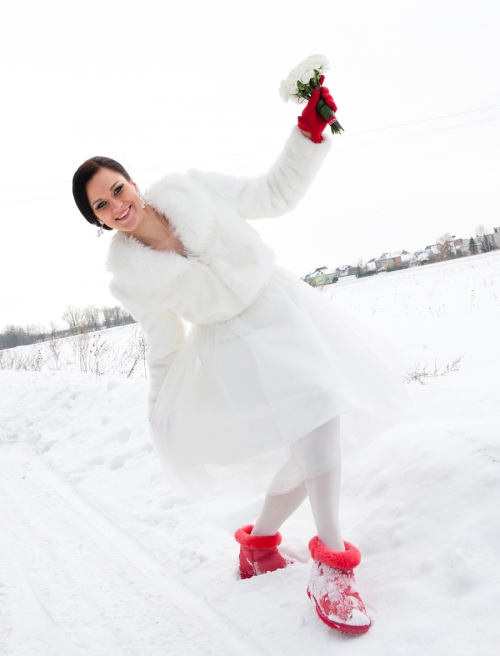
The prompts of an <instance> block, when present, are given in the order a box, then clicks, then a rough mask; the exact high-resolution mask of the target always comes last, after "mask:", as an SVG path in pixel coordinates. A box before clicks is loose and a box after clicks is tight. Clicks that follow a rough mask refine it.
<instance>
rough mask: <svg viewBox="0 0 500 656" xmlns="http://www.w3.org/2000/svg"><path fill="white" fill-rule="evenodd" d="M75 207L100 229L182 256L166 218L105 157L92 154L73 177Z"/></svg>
mask: <svg viewBox="0 0 500 656" xmlns="http://www.w3.org/2000/svg"><path fill="white" fill-rule="evenodd" d="M73 196H74V198H75V202H76V204H77V206H78V209H79V210H80V212H81V213H82V214H83V216H84V217H85V218H86V219H87V221H89V223H92V224H93V225H97V226H99V231H98V233H97V234H98V236H99V235H100V231H101V230H102V229H104V230H118V231H120V232H124V233H126V234H130V235H133V236H134V237H135V238H136V239H138V240H139V241H141V242H142V243H143V244H146V245H147V246H150V247H151V248H153V249H154V250H160V251H166V250H171V251H175V252H176V253H178V254H179V255H186V251H185V248H184V246H183V244H182V242H181V241H180V239H178V238H177V237H176V236H175V234H174V231H173V229H172V226H171V225H170V223H169V221H168V219H167V218H166V217H165V216H164V215H163V214H162V213H160V212H158V211H156V210H155V209H154V208H153V207H152V206H151V205H146V201H145V200H144V198H143V196H142V195H141V193H140V191H139V188H138V186H137V185H136V183H135V182H134V181H133V180H132V178H131V177H130V175H129V174H128V172H127V170H126V169H125V168H124V167H123V166H122V165H121V164H120V163H119V162H117V161H115V160H114V159H111V158H109V157H92V158H91V159H88V160H87V161H86V162H84V163H83V164H82V165H81V166H80V167H79V168H78V170H77V171H76V173H75V175H74V177H73Z"/></svg>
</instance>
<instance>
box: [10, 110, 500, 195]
mask: <svg viewBox="0 0 500 656" xmlns="http://www.w3.org/2000/svg"><path fill="white" fill-rule="evenodd" d="M499 107H500V105H490V106H489V107H480V108H479V109H470V110H468V111H465V112H455V113H453V114H443V115H442V116H434V117H433V118H424V119H420V120H418V121H410V122H408V123H396V124H394V125H387V126H385V127H382V128H372V129H371V130H362V131H361V132H352V133H350V134H344V135H342V140H344V139H348V138H352V137H357V136H359V135H361V134H370V133H372V132H381V131H383V130H392V129H395V128H402V127H408V126H410V125H418V124H420V123H429V122H430V121H440V120H442V119H445V118H453V117H454V116H463V115H465V114H474V113H476V112H484V111H488V110H489V109H498V108H499ZM495 120H498V118H491V119H485V120H482V121H474V122H472V123H461V124H459V125H453V126H450V127H442V128H436V129H435V130H428V131H426V132H419V133H417V134H409V135H401V136H399V137H391V138H390V139H384V140H383V141H377V142H374V143H384V142H385V141H396V140H398V139H405V138H410V137H413V136H419V135H420V134H430V133H432V132H442V131H446V130H453V129H455V128H460V127H465V126H467V125H477V124H478V123H488V122H490V121H495ZM365 145H371V144H360V145H359V146H350V147H349V148H342V149H339V150H350V149H351V148H360V147H362V146H365ZM281 148H282V146H273V147H271V148H261V149H259V150H246V151H243V152H240V153H235V154H232V155H221V156H219V157H207V158H205V159H198V160H188V161H185V162H175V163H174V164H165V165H163V166H152V167H148V168H145V169H132V170H131V171H132V173H143V172H145V171H156V170H159V169H168V168H173V167H175V166H186V165H188V164H202V163H203V162H214V161H217V160H221V159H229V158H231V157H242V156H243V155H254V154H257V153H266V152H270V151H272V150H280V149H281ZM62 184H64V185H69V184H70V181H69V180H62V181H60V182H46V183H44V184H39V185H29V186H26V187H12V188H10V189H0V194H6V193H10V192H12V191H25V190H27V189H40V188H43V187H55V186H57V185H62ZM64 195H66V194H64ZM2 204H3V203H2Z"/></svg>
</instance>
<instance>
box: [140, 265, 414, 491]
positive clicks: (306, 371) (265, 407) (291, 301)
mask: <svg viewBox="0 0 500 656" xmlns="http://www.w3.org/2000/svg"><path fill="white" fill-rule="evenodd" d="M360 330H361V332H362V328H360V327H358V330H355V329H354V328H353V326H352V323H347V322H346V321H345V320H344V319H343V317H342V315H341V313H340V312H339V311H338V310H336V308H335V307H334V305H333V304H332V303H331V302H330V301H328V300H326V299H325V298H324V297H322V296H321V295H320V294H319V292H318V291H317V290H314V289H312V288H311V287H310V286H309V285H307V284H306V283H304V282H303V281H302V280H300V279H298V278H297V277H296V276H294V275H293V274H291V273H289V272H288V271H286V270H285V269H283V268H280V267H276V269H275V272H274V274H273V277H272V278H271V281H270V283H269V285H268V286H267V287H266V289H265V290H264V291H263V293H262V295H261V296H260V297H259V298H258V299H257V300H256V301H254V303H253V304H252V305H251V306H250V307H249V308H248V309H246V310H245V311H244V312H242V313H241V314H239V315H238V316H237V317H235V318H233V319H231V320H229V321H224V322H219V323H214V324H209V325H200V324H198V325H195V326H193V327H192V328H191V330H190V333H189V335H188V338H187V340H186V341H185V342H184V344H183V345H182V346H181V348H180V349H179V351H178V353H177V355H176V357H175V360H174V362H173V364H172V366H171V368H170V370H169V372H168V374H167V377H166V378H165V381H164V383H163V385H162V387H161V390H160V392H159V395H158V398H157V401H156V405H155V409H154V411H153V414H152V417H151V423H152V426H153V430H154V434H155V435H156V436H157V438H156V443H157V447H158V449H159V451H160V454H161V456H162V459H163V461H164V463H165V464H166V466H167V470H168V471H169V476H170V478H171V480H174V479H175V478H177V480H181V481H182V479H184V480H186V481H188V480H190V484H191V487H193V486H194V485H196V484H207V483H208V480H209V479H208V478H205V475H206V474H207V473H209V472H211V473H212V476H215V477H220V474H219V475H218V474H216V473H215V472H216V471H217V469H216V468H214V467H212V468H210V467H208V468H207V467H206V465H219V466H227V465H230V464H232V463H236V462H245V461H249V460H250V459H252V458H253V457H255V456H259V455H260V454H263V453H267V452H272V451H276V450H280V449H283V447H287V446H289V445H291V444H292V443H295V442H296V441H298V440H300V439H301V438H302V437H304V436H305V435H307V434H308V433H310V432H311V431H312V430H313V429H315V428H317V427H319V426H322V425H323V424H326V423H327V422H328V421H329V420H330V419H332V418H334V417H338V416H341V417H342V435H343V440H344V442H345V441H349V442H350V443H351V444H352V443H353V442H354V443H359V442H361V441H362V440H363V439H365V438H367V437H375V436H376V435H378V434H380V433H381V432H383V431H385V430H387V429H388V428H390V427H392V426H393V425H394V424H395V423H397V422H398V421H399V420H400V419H401V418H402V417H403V416H404V414H405V413H406V411H407V409H408V406H409V397H408V394H407V392H406V389H405V387H404V385H403V383H402V380H401V378H399V377H398V376H397V374H396V373H395V372H394V371H393V370H391V369H390V368H389V367H388V366H387V365H386V364H385V363H384V361H383V360H382V359H381V357H380V356H378V355H377V354H375V353H374V351H373V350H372V348H370V347H369V346H368V345H367V343H366V339H365V340H363V338H360V336H359V332H360ZM285 453H287V454H288V455H289V452H288V451H285ZM328 453H329V452H328V447H327V446H326V445H325V449H324V450H322V449H320V450H318V452H317V455H316V457H313V458H309V465H308V470H307V471H302V472H300V471H295V470H287V472H288V480H286V481H282V484H281V489H280V491H281V492H287V491H289V490H290V489H292V488H293V487H295V486H296V485H297V484H298V483H300V481H301V480H302V478H304V477H305V478H313V477H314V476H318V475H320V474H322V473H324V472H325V471H327V470H328V469H330V468H331V466H332V463H331V462H330V460H329V459H328V457H327V456H325V454H328ZM258 462H259V461H258ZM259 464H260V466H262V461H260V462H259ZM247 466H248V464H247ZM229 471H230V470H229ZM235 471H237V470H235ZM226 476H227V473H226Z"/></svg>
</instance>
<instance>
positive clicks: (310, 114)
mask: <svg viewBox="0 0 500 656" xmlns="http://www.w3.org/2000/svg"><path fill="white" fill-rule="evenodd" d="M323 79H324V77H323V76H321V78H320V84H321V83H323ZM320 98H322V99H323V100H324V101H325V103H326V104H327V105H328V106H329V107H331V109H332V110H333V111H334V112H336V111H337V105H336V104H335V102H334V100H333V98H332V97H331V95H330V92H329V91H328V89H327V88H326V87H319V89H314V91H313V94H312V96H311V98H310V99H309V101H308V103H307V105H306V107H305V109H304V111H303V112H302V115H301V116H299V117H298V119H299V120H298V126H299V128H300V129H301V130H304V132H308V133H309V134H310V135H311V139H312V140H313V141H314V143H321V142H322V141H323V137H322V136H321V134H322V132H323V130H324V129H325V128H326V126H327V125H328V121H326V120H325V119H324V118H323V117H322V116H320V114H318V112H317V111H316V105H317V104H318V101H319V100H320Z"/></svg>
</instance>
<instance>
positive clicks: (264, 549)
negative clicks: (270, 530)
mask: <svg viewBox="0 0 500 656" xmlns="http://www.w3.org/2000/svg"><path fill="white" fill-rule="evenodd" d="M252 529H253V525H252V524H249V525H248V526H242V527H241V528H239V529H238V530H237V531H236V532H235V534H234V538H235V540H236V542H237V543H238V544H239V545H240V576H241V578H242V579H249V578H251V577H252V576H257V575H259V574H267V572H274V571H275V570H277V569H283V568H284V567H287V566H288V565H291V564H292V563H293V560H290V559H289V558H285V557H284V556H282V555H281V554H280V552H279V551H278V549H277V547H278V546H279V545H280V544H281V534H280V533H276V534H275V535H250V533H251V532H252Z"/></svg>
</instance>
